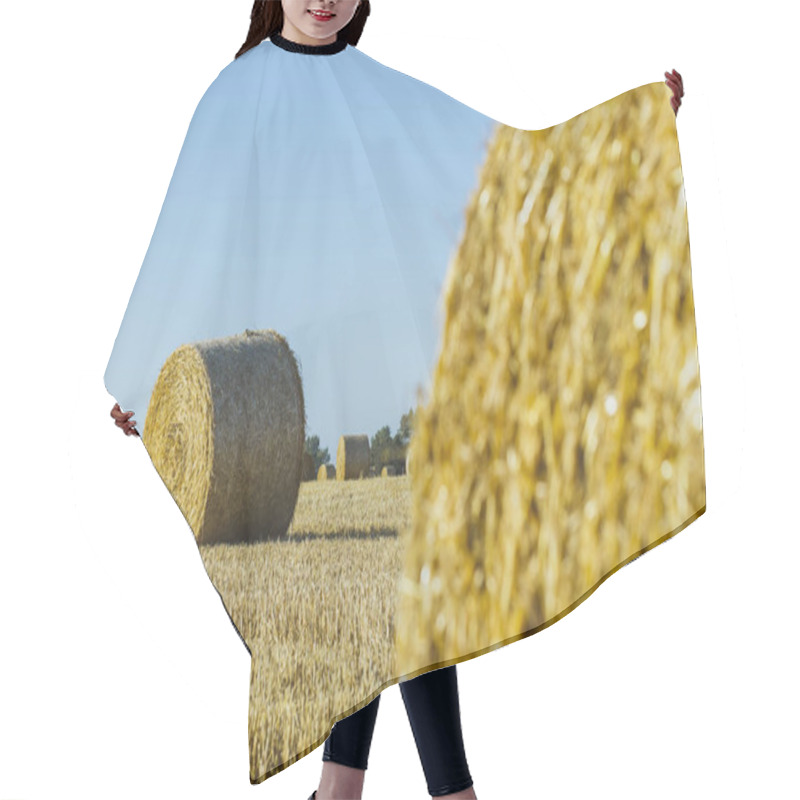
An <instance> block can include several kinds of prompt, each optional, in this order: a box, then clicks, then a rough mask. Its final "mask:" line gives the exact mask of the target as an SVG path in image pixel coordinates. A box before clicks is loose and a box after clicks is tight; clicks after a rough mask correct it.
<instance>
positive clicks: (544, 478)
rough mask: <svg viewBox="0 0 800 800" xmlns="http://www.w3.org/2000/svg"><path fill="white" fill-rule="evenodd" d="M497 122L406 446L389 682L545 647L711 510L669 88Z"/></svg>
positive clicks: (647, 87)
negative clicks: (560, 624)
mask: <svg viewBox="0 0 800 800" xmlns="http://www.w3.org/2000/svg"><path fill="white" fill-rule="evenodd" d="M665 89H666V87H665V86H664V84H663V82H660V83H651V84H648V85H645V86H642V87H640V88H638V89H635V90H633V91H630V92H627V93H625V94H621V95H619V96H618V97H616V98H614V99H612V100H609V101H607V102H605V103H602V104H600V105H597V106H595V107H594V108H592V109H590V110H589V111H586V112H584V113H582V114H580V115H578V116H576V117H574V118H573V119H571V120H569V121H568V122H566V123H562V124H560V125H556V126H553V127H551V128H548V129H546V130H543V131H527V130H522V129H518V128H513V127H509V126H505V125H502V124H499V123H498V127H497V129H496V131H495V134H494V136H493V139H492V141H491V143H490V145H489V147H488V151H487V156H486V160H485V163H484V165H483V167H482V172H481V175H480V178H479V181H478V186H477V187H476V191H475V192H474V194H473V195H472V197H471V199H470V201H469V206H468V208H467V210H466V219H465V223H464V230H465V234H464V237H463V239H462V241H461V243H460V245H459V248H458V251H457V252H456V254H455V256H454V257H453V259H452V260H451V262H450V266H449V269H448V273H447V276H446V279H445V284H444V288H443V302H442V306H443V308H444V310H445V322H444V328H443V331H444V332H443V340H442V345H441V348H440V353H439V357H438V361H437V364H436V367H435V372H434V376H433V384H432V393H431V399H430V402H428V403H426V404H424V405H422V406H421V407H420V409H419V410H418V412H417V414H416V415H415V420H414V436H413V438H412V441H411V461H412V462H413V465H414V473H415V474H414V475H413V480H412V482H411V491H412V505H413V515H412V519H413V525H412V532H411V534H410V536H409V539H408V543H407V545H406V547H405V549H404V553H405V565H404V574H403V581H402V584H401V585H402V587H403V588H402V591H401V594H400V597H399V599H398V606H397V615H396V631H397V637H396V656H397V660H396V668H397V671H398V672H407V671H411V670H413V669H415V668H416V667H417V666H418V665H420V664H429V663H431V662H434V661H446V660H449V659H452V658H459V657H463V656H465V655H467V654H471V653H472V654H475V653H480V652H483V651H485V650H486V649H491V648H492V647H496V646H499V645H498V643H501V644H502V643H507V642H510V641H513V640H515V639H516V638H519V637H521V636H522V635H523V634H525V633H526V632H533V631H535V630H537V629H538V628H539V627H540V626H542V625H543V624H544V623H546V622H547V621H548V620H553V619H555V618H557V615H560V614H563V613H565V610H569V609H570V608H572V607H574V605H575V604H576V603H578V602H581V601H582V599H583V598H585V597H587V596H588V595H589V594H590V593H591V592H592V591H593V589H594V587H596V586H597V585H598V584H599V583H600V582H601V581H602V580H603V579H604V578H605V577H607V576H608V575H609V574H611V573H612V572H613V571H615V570H616V569H618V568H619V567H620V565H621V564H624V563H626V561H627V560H629V559H632V558H633V557H635V556H636V555H637V554H641V553H642V552H643V551H644V550H645V549H647V548H652V547H654V546H655V545H656V544H659V543H660V542H661V541H664V540H665V537H669V536H671V535H674V534H675V533H676V532H677V531H679V530H682V529H683V528H684V527H685V526H686V525H688V524H689V523H690V522H691V521H692V520H693V519H695V518H696V517H697V516H699V515H700V514H702V513H703V512H704V511H705V502H706V500H705V473H704V460H703V433H702V418H701V416H700V373H699V368H698V355H697V338H696V330H695V313H694V300H693V294H692V279H691V264H690V257H689V239H688V229H687V217H686V206H685V197H684V192H683V178H682V173H681V164H680V155H679V151H678V140H677V136H676V128H675V115H674V113H673V111H672V108H671V106H670V104H669V90H668V89H667V90H666V91H665Z"/></svg>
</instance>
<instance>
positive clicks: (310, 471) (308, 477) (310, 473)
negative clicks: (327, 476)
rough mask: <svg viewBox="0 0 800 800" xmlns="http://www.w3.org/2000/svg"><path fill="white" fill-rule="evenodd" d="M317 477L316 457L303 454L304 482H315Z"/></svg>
mask: <svg viewBox="0 0 800 800" xmlns="http://www.w3.org/2000/svg"><path fill="white" fill-rule="evenodd" d="M316 475H317V473H316V470H315V469H314V456H312V455H311V453H303V480H304V481H313V480H314V478H315V477H316Z"/></svg>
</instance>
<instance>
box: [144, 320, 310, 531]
mask: <svg viewBox="0 0 800 800" xmlns="http://www.w3.org/2000/svg"><path fill="white" fill-rule="evenodd" d="M142 441H143V443H144V445H145V447H146V449H147V452H148V454H149V455H150V458H151V459H152V461H153V465H154V466H155V468H156V470H157V471H158V473H159V475H160V476H161V478H162V480H163V481H164V484H165V485H166V487H167V489H169V491H170V493H171V494H172V496H173V497H174V499H175V502H176V503H177V504H178V506H179V508H180V509H181V511H182V512H183V515H184V516H185V517H186V521H187V522H188V523H189V527H190V528H191V529H192V531H193V532H194V535H195V537H196V539H197V542H198V544H200V543H202V544H210V543H214V542H251V541H263V540H272V539H277V538H279V537H281V536H283V535H284V534H285V533H286V531H287V529H288V528H289V524H290V522H291V519H292V514H293V513H294V508H295V504H296V502H297V495H298V490H299V485H300V478H301V473H302V468H303V452H304V446H305V405H304V400H303V389H302V384H301V380H300V374H299V371H298V366H297V361H296V359H295V356H294V354H293V353H292V351H291V350H290V348H289V346H288V344H287V342H286V340H285V339H284V337H283V336H281V335H280V334H278V333H276V332H275V331H271V330H264V331H250V330H247V331H245V333H243V334H238V335H234V336H229V337H226V338H222V339H213V340H209V341H204V342H194V343H191V344H184V345H182V346H181V347H178V348H177V349H176V350H175V351H173V352H172V353H171V354H170V356H169V357H168V358H167V360H166V361H165V363H164V365H163V366H162V368H161V371H160V373H159V376H158V379H157V381H156V384H155V387H154V389H153V393H152V395H151V398H150V404H149V407H148V411H147V416H146V421H145V429H144V431H143V433H142Z"/></svg>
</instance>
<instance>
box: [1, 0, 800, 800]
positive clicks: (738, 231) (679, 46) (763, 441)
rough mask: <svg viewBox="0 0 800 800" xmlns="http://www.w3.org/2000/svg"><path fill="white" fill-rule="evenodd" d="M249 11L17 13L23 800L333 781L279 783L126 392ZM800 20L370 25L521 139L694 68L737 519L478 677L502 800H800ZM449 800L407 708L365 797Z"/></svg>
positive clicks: (158, 3)
mask: <svg viewBox="0 0 800 800" xmlns="http://www.w3.org/2000/svg"><path fill="white" fill-rule="evenodd" d="M250 8H251V2H250V0H227V2H225V3H212V2H205V1H204V0H191V2H190V1H189V0H170V2H168V3H164V2H163V0H138V2H135V3H109V2H99V1H95V2H89V1H88V0H76V1H75V2H67V3H63V2H54V0H50V1H49V2H48V1H46V0H45V1H44V2H35V3H25V4H22V3H13V4H5V5H4V6H3V11H2V17H3V19H2V24H0V31H2V32H1V33H0V37H2V39H1V40H0V43H1V45H2V49H1V50H0V58H2V80H3V91H2V98H3V100H2V106H1V108H2V126H0V136H1V137H2V148H1V149H0V157H2V179H0V187H1V189H0V190H1V191H2V223H3V227H2V241H1V242H0V246H2V265H3V271H2V280H3V283H2V292H1V293H0V325H2V337H1V338H0V341H2V347H3V352H2V367H3V373H4V374H5V378H4V379H3V385H4V388H3V389H2V392H1V393H0V402H2V416H1V417H0V420H1V422H0V424H1V425H2V466H3V472H4V475H3V481H2V484H1V485H2V490H3V498H2V509H3V518H2V522H1V523H0V798H2V800H16V799H17V798H26V799H27V798H31V799H32V798H51V797H58V798H59V800H69V799H70V798H81V800H90V798H103V799H104V800H106V798H109V797H113V798H115V799H116V798H120V799H122V798H137V799H138V798H144V797H147V798H179V797H192V798H215V800H218V799H219V798H222V797H224V798H225V799H226V800H235V798H253V797H263V798H281V799H282V798H287V800H291V799H292V798H295V799H297V800H305V798H307V797H308V795H309V794H310V793H311V791H312V790H313V789H314V788H316V786H317V783H318V779H319V774H320V770H321V756H322V747H320V748H319V749H318V750H316V751H314V752H313V753H311V754H310V755H308V756H306V757H305V758H303V759H301V761H299V762H298V763H296V764H294V765H293V766H291V767H289V768H288V769H286V770H284V771H283V772H281V773H280V774H278V775H276V776H274V777H272V778H270V779H268V780H267V781H266V782H264V783H262V784H260V785H258V786H251V785H250V783H249V777H248V776H249V767H248V746H247V710H248V692H249V674H250V659H249V656H248V654H247V652H246V651H245V649H244V647H243V646H242V644H241V642H240V641H239V639H238V637H237V635H236V633H235V631H234V630H233V628H232V626H231V624H230V622H229V620H228V618H227V615H226V614H225V611H224V609H223V606H222V604H221V602H220V598H219V596H218V594H217V592H216V590H215V589H214V587H213V585H212V584H211V582H210V581H209V579H208V576H207V574H206V572H205V569H204V567H203V563H202V561H201V559H200V556H199V553H198V551H197V548H196V546H195V544H194V541H193V538H192V535H191V531H190V530H189V528H188V527H187V526H186V524H185V521H184V519H183V517H182V515H181V513H180V511H179V509H178V508H177V506H176V505H175V503H174V501H173V500H172V498H171V496H170V495H169V494H168V492H167V490H166V489H165V488H164V486H163V484H162V482H161V481H160V480H158V479H154V478H155V476H154V473H153V468H152V465H151V462H150V460H149V458H148V456H147V453H146V452H145V450H144V447H143V446H142V444H141V442H140V441H139V440H137V439H134V438H133V437H130V438H129V437H125V436H124V435H123V434H122V433H121V432H120V431H119V430H117V428H116V427H115V426H114V425H113V422H112V420H111V418H110V416H109V410H110V408H111V406H112V405H113V402H114V401H113V398H111V397H110V396H109V395H108V394H107V392H106V390H105V388H104V386H103V372H104V370H105V367H106V363H107V360H108V357H109V355H110V352H111V347H112V345H113V341H114V337H115V335H116V332H117V330H118V327H119V323H120V321H121V319H122V314H123V312H124V310H125V306H126V304H127V301H128V297H129V295H130V292H131V289H132V287H133V283H134V281H135V279H136V275H137V273H138V270H139V267H140V265H141V262H142V259H143V258H144V254H145V251H146V248H147V244H148V242H149V239H150V236H151V234H152V231H153V227H154V225H155V222H156V219H157V216H158V212H159V210H160V207H161V203H162V201H163V199H164V194H165V192H166V188H167V185H168V182H169V179H170V176H171V174H172V169H173V167H174V165H175V160H176V158H177V155H178V152H179V149H180V146H181V143H182V141H183V137H184V135H185V132H186V128H187V126H188V123H189V119H190V118H191V114H192V112H193V110H194V108H195V106H196V104H197V101H198V100H199V98H200V96H201V95H202V93H203V91H204V90H205V89H206V87H207V86H208V84H209V83H210V82H211V81H212V80H213V79H214V78H215V77H216V75H217V74H218V73H219V71H220V69H222V67H223V66H225V65H226V64H227V63H229V62H230V61H231V60H232V59H233V56H234V54H235V52H236V50H237V49H238V48H239V46H240V44H241V43H242V42H243V41H244V38H245V35H246V32H247V28H248V24H249V12H250ZM790 8H791V6H790V4H788V3H786V4H780V3H776V2H760V3H757V4H752V3H748V4H745V3H737V2H725V3H722V2H719V3H716V2H707V3H698V2H697V0H695V1H694V2H692V3H689V2H686V1H685V0H671V2H669V3H667V2H664V3H642V2H622V0H604V2H596V1H595V2H585V0H571V2H568V3H544V2H536V1H534V0H530V2H522V1H521V0H492V2H491V3H489V2H479V0H458V2H450V1H449V0H448V2H445V1H444V0H435V1H434V0H425V1H424V2H423V1H422V0H416V1H415V2H402V1H401V0H375V2H374V4H373V13H372V16H371V18H370V20H369V22H368V24H367V28H366V31H365V34H364V36H363V38H362V40H361V42H360V44H359V46H360V47H361V49H362V50H364V51H365V52H366V53H368V54H369V55H371V56H372V57H374V58H376V59H378V60H380V61H382V62H384V63H386V64H388V65H390V66H393V67H395V68H397V69H400V70H402V71H404V72H406V73H408V74H411V75H413V76H415V77H418V78H421V79H423V80H425V81H427V82H428V83H431V84H433V85H434V86H437V87H439V88H441V89H443V90H444V91H447V92H448V93H450V94H452V95H453V96H455V97H457V98H458V99H460V100H462V101H463V102H466V103H468V104H469V105H471V106H473V107H474V108H477V109H479V110H480V111H482V112H484V113H487V114H489V115H491V116H493V117H495V118H496V119H498V120H500V121H502V122H505V123H507V124H511V125H516V126H518V127H524V128H529V129H534V128H535V129H539V128H544V127H549V126H551V125H554V124H557V123H559V122H563V121H565V120H567V119H569V118H571V117H573V116H575V115H577V114H579V113H581V112H582V111H585V110H587V109H589V108H591V107H593V106H595V105H597V104H598V103H602V102H604V101H606V100H608V99H610V98H612V97H615V96H617V95H618V94H620V93H622V92H625V91H627V90H629V89H632V88H635V87H637V86H641V85H642V84H645V83H650V82H653V81H658V80H663V79H664V72H665V70H667V69H671V68H673V67H675V68H676V69H677V70H678V71H679V72H681V74H682V75H683V78H684V81H685V90H686V94H685V97H684V99H683V106H682V107H681V109H680V112H679V115H678V120H677V123H678V133H679V142H680V151H681V158H682V164H683V172H684V181H685V187H686V198H687V204H688V214H689V231H690V241H691V257H692V269H693V280H694V292H695V302H696V314H697V328H698V341H699V354H700V371H701V380H702V402H703V420H704V426H705V447H706V472H707V493H708V494H707V497H708V510H707V512H706V514H705V515H704V516H703V517H701V518H700V519H699V520H698V521H696V522H695V523H693V524H692V525H691V526H690V527H689V528H687V529H686V530H685V531H683V532H681V533H679V534H678V535H677V536H676V537H675V538H674V539H673V540H671V541H669V542H668V543H666V544H664V545H662V546H660V547H658V548H656V549H655V550H654V551H652V552H651V553H648V554H646V555H645V557H643V558H641V559H639V560H637V561H636V562H634V563H633V564H631V565H630V566H629V567H627V568H625V569H623V570H620V571H619V572H617V573H616V574H615V575H613V576H611V577H610V578H609V579H608V580H607V581H606V582H605V583H603V584H602V585H601V586H600V587H599V588H598V590H597V591H596V592H595V593H594V594H593V595H592V596H591V597H590V598H588V600H587V601H586V602H584V603H583V604H581V605H580V606H579V607H578V608H577V609H576V610H574V611H573V612H572V613H570V614H569V615H568V616H567V617H565V618H564V619H562V620H561V621H559V622H558V623H556V624H555V625H553V626H552V627H550V628H548V629H546V630H544V631H542V632H540V633H539V634H537V635H535V636H532V637H529V638H527V639H525V640H522V641H520V642H517V643H514V644H512V645H510V646H507V647H505V648H503V649H501V650H498V651H496V652H493V653H491V654H487V655H484V656H482V657H480V658H476V659H473V660H471V661H468V662H464V663H462V664H460V665H459V666H458V668H457V669H458V680H459V687H460V698H461V709H462V724H463V729H464V738H465V742H466V747H467V756H468V760H469V764H470V768H471V771H472V774H473V778H474V780H475V789H476V792H477V794H478V797H479V798H481V800H494V798H504V799H505V798H516V797H519V798H547V799H548V800H583V799H584V798H587V797H592V798H594V799H595V800H596V799H597V798H615V800H624V799H627V798H631V799H633V798H636V800H640V799H641V798H643V797H646V798H648V800H657V799H659V798H670V800H673V798H681V800H694V799H695V798H698V799H700V798H702V800H707V798H717V797H719V798H723V797H724V798H770V800H775V799H777V798H790V797H792V798H794V797H797V796H798V794H800V780H799V779H798V777H797V771H796V768H795V767H794V766H793V764H792V762H793V757H794V756H796V754H797V750H798V736H797V719H798V712H799V711H800V707H799V706H800V704H799V703H798V680H797V676H798V667H800V664H799V663H798V655H797V647H796V645H797V630H798V623H797V617H796V613H795V612H796V611H797V593H796V588H795V587H796V585H797V581H798V555H800V547H799V546H798V534H799V533H800V530H799V528H800V525H798V509H797V496H798V477H800V475H799V474H798V472H799V470H798V458H797V457H798V448H799V447H800V441H798V426H797V378H796V364H797V361H798V359H797V353H796V346H797V343H798V333H797V327H796V325H795V324H794V311H795V306H796V297H797V292H798V288H799V287H798V277H797V275H798V266H800V265H799V264H798V245H797V239H796V236H795V235H794V233H793V230H792V227H793V223H794V222H795V219H796V217H797V213H798V203H797V187H798V170H797V156H796V147H797V125H796V116H797V114H796V102H797V101H796V88H795V85H796V84H795V80H794V79H795V75H794V72H795V70H796V64H795V63H793V62H790V60H789V55H790V53H791V52H792V50H793V46H794V44H795V42H794V35H793V34H794V31H795V29H794V28H793V27H792V23H791V22H790V18H789V16H788V14H789V11H790ZM792 365H795V366H794V367H793V366H792ZM155 554H157V556H156V555H155ZM426 797H427V792H426V789H425V782H424V778H423V773H422V769H421V766H420V762H419V759H418V756H417V753H416V749H415V745H414V741H413V737H412V734H411V729H410V727H409V724H408V720H407V718H406V714H405V709H404V706H403V704H402V699H401V696H400V691H399V688H398V687H397V686H391V687H389V688H388V689H386V690H385V691H384V692H383V694H382V699H381V706H380V710H379V714H378V721H377V725H376V730H375V738H374V741H373V747H372V752H371V755H370V762H369V769H368V772H367V775H366V783H365V790H364V798H365V800H369V798H385V799H386V800H393V799H394V798H426Z"/></svg>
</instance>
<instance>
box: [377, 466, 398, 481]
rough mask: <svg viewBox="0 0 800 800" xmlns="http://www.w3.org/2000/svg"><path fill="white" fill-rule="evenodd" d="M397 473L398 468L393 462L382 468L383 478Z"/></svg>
mask: <svg viewBox="0 0 800 800" xmlns="http://www.w3.org/2000/svg"><path fill="white" fill-rule="evenodd" d="M395 474H397V470H396V469H395V468H394V467H393V466H392V465H391V464H387V465H386V466H385V467H384V468H383V469H382V470H381V478H388V477H390V476H392V475H395Z"/></svg>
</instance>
